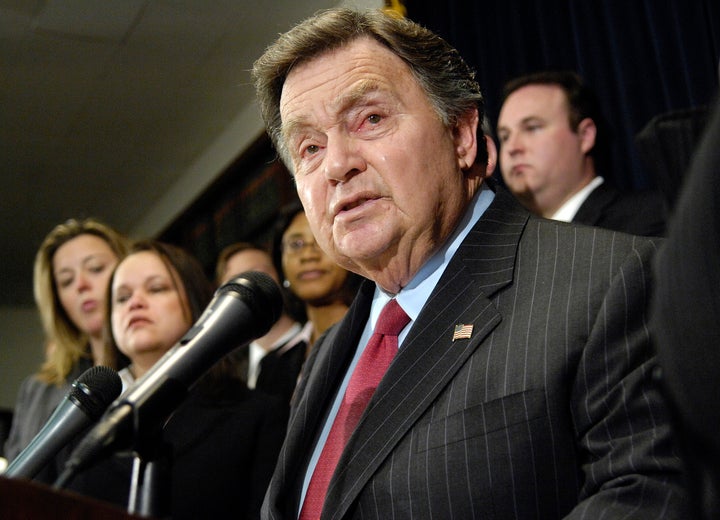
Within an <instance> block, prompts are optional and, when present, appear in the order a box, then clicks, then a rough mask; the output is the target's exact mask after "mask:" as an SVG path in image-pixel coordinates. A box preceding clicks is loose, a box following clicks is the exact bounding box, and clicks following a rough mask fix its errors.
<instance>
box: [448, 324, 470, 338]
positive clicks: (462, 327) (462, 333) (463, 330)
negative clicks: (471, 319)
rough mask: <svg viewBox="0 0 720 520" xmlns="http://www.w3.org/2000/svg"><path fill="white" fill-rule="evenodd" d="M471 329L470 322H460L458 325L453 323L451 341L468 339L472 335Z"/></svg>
mask: <svg viewBox="0 0 720 520" xmlns="http://www.w3.org/2000/svg"><path fill="white" fill-rule="evenodd" d="M472 331H473V325H472V323H469V324H466V323H460V324H458V325H455V330H453V339H452V340H453V341H455V340H456V339H470V336H472Z"/></svg>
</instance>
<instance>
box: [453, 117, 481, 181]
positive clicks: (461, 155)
mask: <svg viewBox="0 0 720 520" xmlns="http://www.w3.org/2000/svg"><path fill="white" fill-rule="evenodd" d="M478 124H479V117H478V111H477V108H473V109H471V110H468V111H467V112H465V113H464V114H463V115H462V116H460V118H459V119H458V121H457V123H456V125H455V128H454V129H453V139H454V140H455V156H456V157H457V161H458V166H459V168H460V169H461V170H463V171H465V170H467V169H469V168H471V167H472V165H473V163H474V162H475V157H477V150H478V148H477V147H478V142H477V129H478Z"/></svg>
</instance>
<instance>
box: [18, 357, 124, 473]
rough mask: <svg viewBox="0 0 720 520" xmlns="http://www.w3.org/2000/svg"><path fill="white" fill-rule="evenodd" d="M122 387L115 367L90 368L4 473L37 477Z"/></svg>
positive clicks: (92, 421)
mask: <svg viewBox="0 0 720 520" xmlns="http://www.w3.org/2000/svg"><path fill="white" fill-rule="evenodd" d="M121 390H122V383H121V381H120V376H118V374H117V372H115V371H114V370H113V369H112V368H109V367H103V366H96V367H92V368H89V369H87V370H86V371H85V372H83V373H82V375H81V376H80V377H78V378H77V379H76V380H75V381H74V382H73V383H72V385H71V387H70V390H69V391H68V393H67V395H66V396H65V398H64V399H63V400H62V401H61V402H60V404H59V405H58V406H57V408H55V411H54V412H53V414H52V415H51V416H50V418H49V419H48V420H47V422H46V423H45V426H43V427H42V429H41V430H40V431H39V432H38V434H37V435H36V436H35V437H34V438H33V440H32V441H30V444H28V445H27V446H26V447H25V449H24V450H22V451H21V452H20V454H19V455H18V456H17V457H16V458H15V460H13V461H12V463H11V464H10V465H9V466H8V467H7V469H6V470H5V474H4V475H5V476H6V477H11V478H14V477H17V478H26V479H32V478H33V477H35V475H37V474H38V472H39V471H40V470H41V469H42V468H43V467H44V466H45V465H46V464H47V463H48V462H50V461H51V460H52V458H53V457H54V456H55V455H57V453H58V452H59V451H60V450H61V449H62V448H63V447H64V446H65V445H66V444H67V443H68V442H70V441H71V440H72V439H73V438H74V437H75V436H77V435H78V434H79V433H81V432H82V431H83V430H84V429H85V428H87V427H88V426H90V425H91V424H93V423H95V421H97V420H98V419H99V418H100V416H102V414H103V412H104V411H105V410H106V409H107V408H108V405H110V403H111V402H112V401H113V400H114V399H115V398H117V396H119V395H120V391H121Z"/></svg>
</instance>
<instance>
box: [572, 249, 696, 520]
mask: <svg viewBox="0 0 720 520" xmlns="http://www.w3.org/2000/svg"><path fill="white" fill-rule="evenodd" d="M654 250H655V243H654V242H649V241H648V242H645V243H644V244H643V245H642V246H640V247H638V248H637V249H636V250H635V254H633V255H630V256H629V257H628V258H626V260H625V261H624V263H623V265H622V266H621V268H620V269H619V271H617V272H616V274H615V275H614V276H613V279H612V281H611V285H610V288H609V290H608V291H607V292H606V293H605V296H604V298H603V302H602V305H601V306H600V308H599V312H598V313H597V314H596V315H595V316H589V317H588V319H589V320H591V321H590V326H591V327H590V336H589V338H588V341H587V344H586V347H585V349H584V350H583V354H582V357H581V359H580V362H579V364H578V370H577V374H576V380H575V381H574V384H573V386H572V388H573V390H572V393H573V395H572V396H571V405H572V413H573V420H574V424H575V428H576V429H577V432H576V435H577V437H578V440H579V446H578V447H579V450H580V453H579V454H578V456H579V460H580V462H581V468H582V472H583V475H582V476H581V479H582V480H581V482H582V483H581V489H580V502H579V504H578V505H577V507H575V509H574V510H573V512H572V513H571V514H570V515H569V518H633V517H634V516H633V515H634V514H638V512H639V511H642V514H640V515H639V516H638V518H664V519H665V518H678V519H680V518H686V511H685V508H686V502H685V498H684V496H685V491H684V488H683V485H682V473H681V464H680V461H679V459H678V457H677V454H676V452H675V448H674V440H673V432H672V431H671V425H670V417H669V412H668V410H667V407H666V406H665V403H664V400H663V397H662V395H661V392H660V389H659V385H658V383H657V381H656V379H655V377H654V375H653V373H654V368H655V361H656V360H655V357H654V352H653V350H652V347H651V344H650V341H649V334H648V328H647V323H646V319H647V310H648V303H649V298H650V288H651V279H652V268H651V259H652V257H653V253H654Z"/></svg>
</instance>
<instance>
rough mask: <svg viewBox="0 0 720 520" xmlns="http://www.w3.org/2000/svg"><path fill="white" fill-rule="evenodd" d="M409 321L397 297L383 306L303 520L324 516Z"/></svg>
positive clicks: (350, 384) (308, 496) (313, 482)
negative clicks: (345, 456)
mask: <svg viewBox="0 0 720 520" xmlns="http://www.w3.org/2000/svg"><path fill="white" fill-rule="evenodd" d="M409 321H410V318H409V317H408V315H407V314H405V311H403V310H402V307H400V305H398V303H397V302H396V301H395V299H392V300H390V301H389V302H388V303H387V304H386V305H385V307H383V310H382V312H381V313H380V317H379V318H378V322H377V325H375V331H374V332H373V335H372V336H371V337H370V341H368V344H367V346H366V347H365V350H364V351H363V353H362V355H361V356H360V359H359V360H358V364H357V366H356V367H355V370H354V371H353V374H352V376H350V381H349V382H348V386H347V389H346V390H345V396H344V397H343V400H342V403H341V404H340V409H339V410H338V413H337V416H336V417H335V422H334V423H333V425H332V428H331V429H330V433H329V434H328V438H327V440H326V441H325V446H324V447H323V450H322V453H321V454H320V458H319V459H318V463H317V466H315V471H314V473H313V476H312V478H311V479H310V485H309V486H308V490H307V494H306V495H305V502H304V503H303V507H302V510H301V512H300V520H317V519H318V518H320V512H321V511H322V507H323V504H324V502H325V494H326V493H327V489H328V486H329V484H330V479H331V478H332V475H333V473H334V472H335V466H337V462H338V460H339V459H340V455H341V454H342V452H343V449H344V448H345V444H346V443H347V441H348V439H349V438H350V435H352V432H353V431H355V426H357V423H358V421H359V420H360V416H361V415H362V413H363V412H364V411H365V408H366V407H367V404H368V402H370V398H371V397H372V395H373V393H375V388H376V387H377V385H378V383H379V382H380V379H382V377H383V375H384V374H385V371H386V370H387V368H388V366H390V362H391V361H392V360H393V358H394V357H395V354H396V353H397V350H398V334H399V333H400V331H401V330H402V329H403V328H404V327H405V325H407V324H408V322H409Z"/></svg>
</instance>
